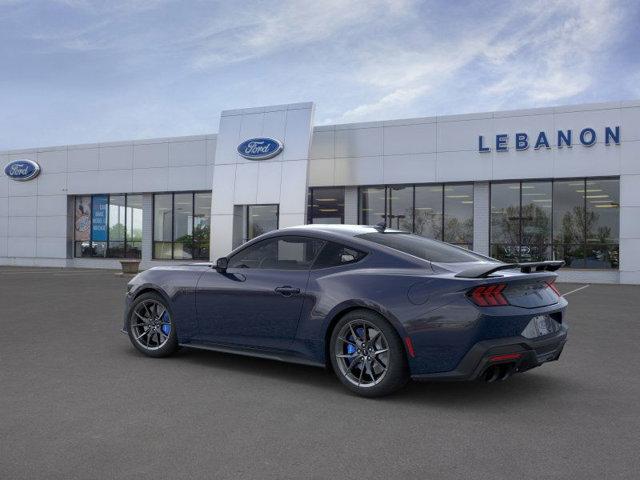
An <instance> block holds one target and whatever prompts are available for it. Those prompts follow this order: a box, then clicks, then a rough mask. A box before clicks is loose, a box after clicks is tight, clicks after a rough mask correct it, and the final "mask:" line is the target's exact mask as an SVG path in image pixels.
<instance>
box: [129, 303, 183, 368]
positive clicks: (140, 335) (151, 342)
mask: <svg viewBox="0 0 640 480" xmlns="http://www.w3.org/2000/svg"><path fill="white" fill-rule="evenodd" d="M127 331H128V333H129V339H130V340H131V343H132V344H133V346H134V347H136V348H137V349H138V350H140V351H141V352H142V353H144V354H145V355H149V356H150V357H166V356H167V355H171V354H172V353H173V352H175V351H176V350H177V349H178V337H177V335H176V328H175V325H174V322H173V318H172V315H171V310H170V308H169V305H167V302H166V301H165V300H164V298H162V297H161V296H160V295H158V294H157V293H153V292H149V293H145V294H143V295H140V296H139V297H138V298H136V299H135V300H134V302H133V305H132V306H131V310H130V313H129V318H128V321H127Z"/></svg>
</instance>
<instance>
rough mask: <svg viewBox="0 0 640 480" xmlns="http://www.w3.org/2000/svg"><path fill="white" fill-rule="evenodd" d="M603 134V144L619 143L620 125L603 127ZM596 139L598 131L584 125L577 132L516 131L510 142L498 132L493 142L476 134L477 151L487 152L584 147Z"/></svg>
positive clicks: (504, 135) (506, 136) (506, 135)
mask: <svg viewBox="0 0 640 480" xmlns="http://www.w3.org/2000/svg"><path fill="white" fill-rule="evenodd" d="M602 135H603V136H604V144H605V145H607V146H609V145H611V144H612V143H613V144H615V145H620V127H619V126H617V127H605V129H604V131H603V132H602ZM597 141H598V132H596V130H595V129H593V128H590V127H586V128H583V129H582V130H580V131H579V132H578V131H577V130H576V131H573V130H570V129H569V130H558V131H557V134H556V135H555V136H554V135H553V134H550V135H548V134H547V132H544V131H541V132H538V133H537V134H536V135H531V136H529V134H528V133H524V132H523V133H516V134H515V135H514V139H513V141H512V142H510V141H509V135H508V134H506V133H499V134H497V135H496V136H495V142H491V141H490V140H485V138H484V136H482V135H479V136H478V152H480V153H487V152H490V151H491V149H492V148H495V149H496V152H507V151H509V147H510V146H512V147H513V148H515V149H516V150H518V151H521V150H527V149H528V148H529V147H532V148H534V149H535V150H539V149H541V148H551V147H552V146H556V147H557V148H565V147H568V148H571V147H572V146H573V145H574V144H580V145H583V146H585V147H591V146H593V145H595V144H596V142H597Z"/></svg>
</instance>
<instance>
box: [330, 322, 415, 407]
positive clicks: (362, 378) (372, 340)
mask: <svg viewBox="0 0 640 480" xmlns="http://www.w3.org/2000/svg"><path fill="white" fill-rule="evenodd" d="M330 342H331V343H330V348H329V354H330V356H331V365H332V366H333V371H334V372H335V373H336V375H337V377H338V379H339V380H340V382H342V384H343V385H344V386H346V387H347V388H348V389H349V390H351V391H352V392H354V393H356V394H358V395H361V396H363V397H382V396H384V395H389V394H391V393H394V392H396V391H398V390H399V389H401V388H402V387H403V386H404V385H405V384H406V383H407V381H408V380H409V366H408V364H407V357H406V356H405V352H404V345H403V344H402V340H401V339H400V337H399V336H398V334H397V332H396V331H395V329H394V328H393V327H392V326H391V324H390V323H389V322H388V321H387V320H386V319H384V318H383V317H382V316H380V315H378V314H377V313H374V312H372V311H370V310H353V311H351V312H349V313H347V314H346V315H345V316H344V317H343V318H341V319H340V320H339V321H338V323H337V324H336V325H335V327H334V328H333V331H332V332H331V340H330Z"/></svg>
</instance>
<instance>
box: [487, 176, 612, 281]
mask: <svg viewBox="0 0 640 480" xmlns="http://www.w3.org/2000/svg"><path fill="white" fill-rule="evenodd" d="M619 188H620V182H619V180H618V179H575V180H558V181H553V182H551V181H525V182H513V183H493V184H492V185H491V256H492V257H495V258H498V259H500V260H503V261H506V262H518V261H519V262H527V261H540V260H549V259H552V258H555V259H561V260H564V261H565V264H566V265H567V267H569V268H594V269H603V268H617V267H618V250H619V248H618V247H619V238H618V237H619V221H620V219H619V218H620V215H619V209H620V205H619V203H620V201H619Z"/></svg>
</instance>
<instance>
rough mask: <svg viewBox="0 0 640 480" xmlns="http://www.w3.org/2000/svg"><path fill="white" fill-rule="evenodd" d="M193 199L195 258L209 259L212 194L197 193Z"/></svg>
mask: <svg viewBox="0 0 640 480" xmlns="http://www.w3.org/2000/svg"><path fill="white" fill-rule="evenodd" d="M193 198H194V204H193V205H194V206H193V258H209V242H210V233H211V194H210V193H204V192H202V193H196V194H194V196H193Z"/></svg>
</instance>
